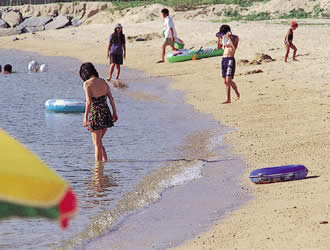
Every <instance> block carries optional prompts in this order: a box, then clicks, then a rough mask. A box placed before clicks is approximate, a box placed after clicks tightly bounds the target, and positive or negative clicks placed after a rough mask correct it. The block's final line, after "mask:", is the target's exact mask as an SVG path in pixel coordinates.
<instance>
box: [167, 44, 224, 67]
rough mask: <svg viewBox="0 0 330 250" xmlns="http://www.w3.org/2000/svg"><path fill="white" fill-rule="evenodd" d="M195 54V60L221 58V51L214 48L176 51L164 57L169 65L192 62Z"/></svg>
mask: <svg viewBox="0 0 330 250" xmlns="http://www.w3.org/2000/svg"><path fill="white" fill-rule="evenodd" d="M195 54H197V57H196V59H197V60H198V59H202V58H206V57H212V56H222V54H223V49H217V48H215V47H209V48H201V49H180V50H177V51H170V52H168V53H167V55H166V60H167V61H168V62H171V63H172V62H183V61H188V60H192V58H193V56H194V55H195Z"/></svg>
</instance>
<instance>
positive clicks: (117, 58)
mask: <svg viewBox="0 0 330 250" xmlns="http://www.w3.org/2000/svg"><path fill="white" fill-rule="evenodd" d="M113 63H114V64H123V55H119V54H110V64H113Z"/></svg>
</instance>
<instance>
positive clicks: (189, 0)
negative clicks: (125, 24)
mask: <svg viewBox="0 0 330 250" xmlns="http://www.w3.org/2000/svg"><path fill="white" fill-rule="evenodd" d="M268 1H269V0H134V1H120V0H116V1H113V2H112V3H113V4H114V5H115V9H116V10H123V9H126V8H132V7H138V6H145V5H150V4H155V3H159V4H163V5H166V6H170V7H172V8H175V9H176V10H177V11H180V10H187V9H194V8H197V7H198V6H201V5H210V4H234V5H238V6H240V7H248V6H251V5H253V3H256V2H268Z"/></svg>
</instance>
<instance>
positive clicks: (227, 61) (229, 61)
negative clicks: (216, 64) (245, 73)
mask: <svg viewBox="0 0 330 250" xmlns="http://www.w3.org/2000/svg"><path fill="white" fill-rule="evenodd" d="M235 66H236V62H235V58H234V57H224V58H222V62H221V69H222V77H223V78H226V76H231V77H232V79H234V75H235Z"/></svg>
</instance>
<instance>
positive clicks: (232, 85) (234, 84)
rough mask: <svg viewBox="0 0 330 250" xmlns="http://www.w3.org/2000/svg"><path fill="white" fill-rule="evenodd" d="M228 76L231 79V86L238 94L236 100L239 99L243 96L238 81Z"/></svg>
mask: <svg viewBox="0 0 330 250" xmlns="http://www.w3.org/2000/svg"><path fill="white" fill-rule="evenodd" d="M228 78H229V79H228V80H229V83H230V86H231V87H232V88H233V89H234V91H235V94H236V96H237V98H236V100H238V99H239V98H240V97H241V95H240V93H239V92H238V88H237V85H236V83H235V82H234V81H233V79H232V78H231V77H228Z"/></svg>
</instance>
